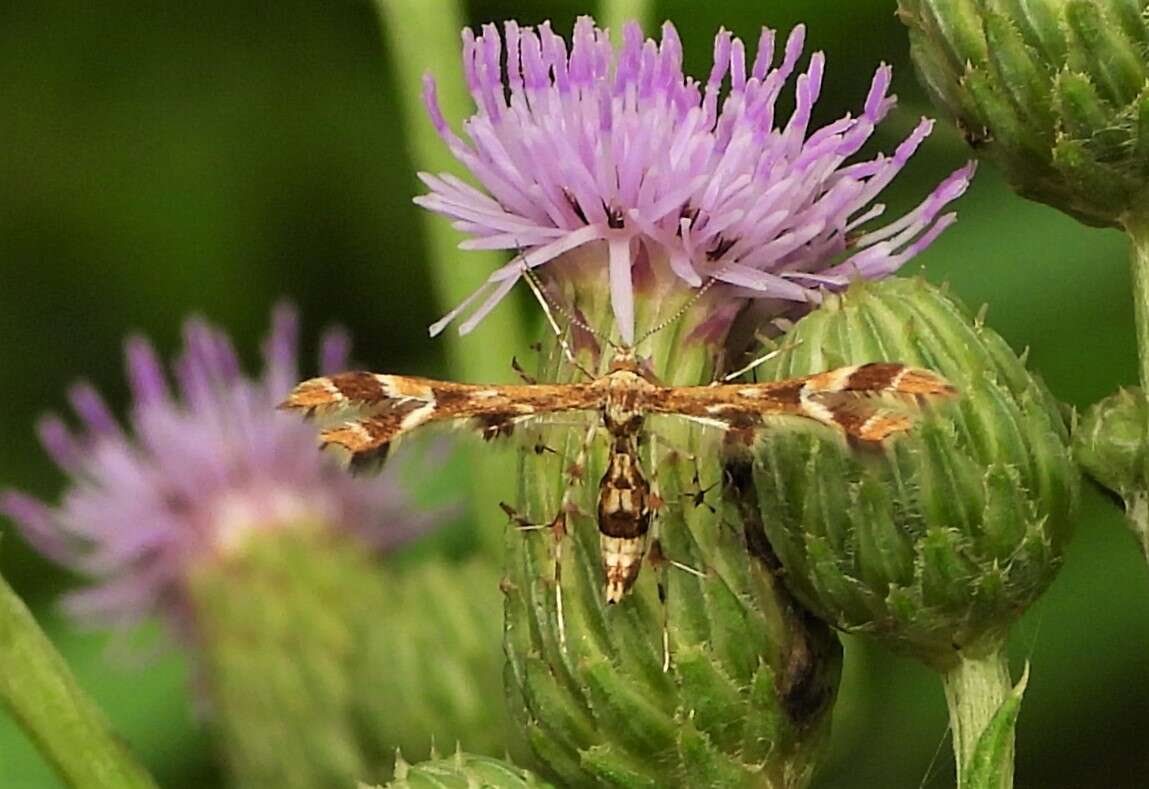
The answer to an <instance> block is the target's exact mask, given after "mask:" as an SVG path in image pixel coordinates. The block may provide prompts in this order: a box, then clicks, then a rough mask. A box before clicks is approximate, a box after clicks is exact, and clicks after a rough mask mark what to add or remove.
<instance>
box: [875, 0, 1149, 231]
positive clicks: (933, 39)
mask: <svg viewBox="0 0 1149 789" xmlns="http://www.w3.org/2000/svg"><path fill="white" fill-rule="evenodd" d="M898 5H899V16H900V17H901V19H902V21H903V22H905V24H906V25H907V26H908V27H909V29H910V51H911V55H912V57H913V60H914V63H915V64H916V65H917V68H918V73H919V75H920V76H921V79H922V83H923V84H924V85H925V88H926V90H927V92H928V93H929V94H930V96H931V98H932V99H933V100H934V102H935V103H936V104H938V105H939V106H941V107H944V108H945V109H946V110H947V111H948V112H949V113H950V114H951V115H952V116H953V117H954V118H955V119H956V121H957V123H958V125H959V127H960V128H961V130H962V132H963V134H964V135H965V137H966V139H967V141H968V142H969V143H970V145H971V146H973V147H974V149H975V150H977V151H978V153H979V155H981V156H984V157H985V158H988V159H990V160H992V161H993V162H994V163H995V164H997V165H998V166H999V167H1000V168H1001V169H1002V170H1003V171H1004V173H1005V175H1006V178H1007V179H1008V180H1009V182H1010V184H1011V185H1012V186H1013V188H1014V189H1015V190H1016V191H1017V192H1019V193H1020V194H1022V195H1024V196H1025V197H1029V198H1031V199H1034V200H1039V201H1041V202H1043V203H1048V204H1049V205H1052V206H1054V207H1056V208H1059V209H1061V210H1062V211H1065V212H1066V213H1068V214H1070V215H1072V216H1074V217H1076V218H1077V219H1079V220H1081V221H1082V222H1085V223H1086V224H1090V225H1102V226H1117V225H1119V224H1121V220H1120V218H1121V217H1122V215H1123V214H1125V213H1127V212H1128V211H1130V209H1133V208H1136V207H1137V206H1138V205H1139V204H1140V203H1142V202H1143V199H1144V194H1145V188H1146V186H1147V185H1149V184H1147V181H1146V175H1145V174H1146V173H1149V88H1147V87H1146V78H1147V77H1149V64H1147V61H1146V43H1147V42H1149V20H1147V19H1146V18H1145V17H1144V16H1143V15H1142V13H1141V11H1140V6H1139V4H1137V3H1130V2H1126V1H1125V0H1032V2H1026V3H1015V2H1008V1H1007V0H985V1H983V0H946V1H945V2H941V1H939V0H899V3H898Z"/></svg>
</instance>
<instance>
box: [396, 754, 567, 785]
mask: <svg viewBox="0 0 1149 789" xmlns="http://www.w3.org/2000/svg"><path fill="white" fill-rule="evenodd" d="M473 787H484V789H486V788H487V787H489V788H490V789H550V787H551V784H549V783H547V782H545V781H543V780H541V779H540V778H538V777H537V776H535V775H533V774H532V773H531V772H530V771H528V770H523V769H521V768H519V767H515V766H514V765H513V764H510V763H509V762H505V761H501V760H499V759H494V758H491V757H490V756H474V755H472V754H469V753H463V752H462V751H457V752H456V753H455V755H454V756H448V757H445V758H443V757H440V756H439V755H438V754H432V756H431V759H430V760H429V761H425V762H419V763H418V764H408V763H407V762H406V761H405V760H404V759H403V757H402V756H400V757H398V758H397V759H396V760H395V780H393V781H391V782H390V783H389V784H387V789H472V788H473Z"/></svg>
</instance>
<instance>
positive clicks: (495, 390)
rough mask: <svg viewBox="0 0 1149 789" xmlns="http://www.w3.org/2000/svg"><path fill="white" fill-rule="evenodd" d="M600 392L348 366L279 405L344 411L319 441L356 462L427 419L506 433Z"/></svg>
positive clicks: (588, 406) (583, 404)
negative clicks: (441, 378)
mask: <svg viewBox="0 0 1149 789" xmlns="http://www.w3.org/2000/svg"><path fill="white" fill-rule="evenodd" d="M598 402H599V395H598V394H597V393H596V392H594V391H593V389H592V388H591V387H590V386H588V385H580V384H571V385H546V384H525V385H524V384H519V385H513V386H478V385H470V384H457V383H452V382H449V381H437V380H434V379H430V378H415V377H409V376H400V375H384V374H378V373H366V372H351V373H341V374H339V375H335V376H329V377H324V378H313V379H311V380H309V381H304V382H303V383H301V384H299V385H298V386H297V387H296V388H295V390H294V391H293V392H292V393H291V395H289V396H288V399H287V400H286V401H285V402H284V404H283V407H284V408H288V409H295V410H303V411H305V412H307V413H309V414H320V415H322V414H325V413H326V414H329V415H330V414H331V413H332V412H334V413H335V414H336V415H344V416H346V417H351V418H345V419H344V421H342V422H341V423H339V424H337V425H335V426H333V427H330V428H328V429H326V430H323V431H322V433H321V434H320V441H321V443H322V444H323V445H324V446H330V445H335V446H339V447H342V448H343V449H345V450H346V451H347V452H348V453H350V456H351V461H350V462H351V465H352V467H354V468H362V467H364V466H366V465H369V464H372V463H374V462H376V461H378V460H380V459H381V458H382V456H384V455H385V454H386V451H387V449H388V448H389V447H390V445H391V444H392V443H393V442H394V441H395V440H397V439H399V438H401V437H402V436H404V435H406V434H407V433H409V432H411V431H413V430H415V429H417V428H420V427H423V426H424V425H431V424H437V423H438V424H449V425H451V426H455V427H463V428H471V429H473V430H475V431H476V432H478V433H479V434H480V435H481V436H482V437H483V438H485V439H491V438H496V437H498V436H503V435H509V434H510V433H511V432H512V431H513V430H514V428H515V427H516V426H517V425H520V424H522V423H524V422H529V421H531V420H534V419H539V418H543V417H548V416H551V415H554V414H559V413H562V412H568V411H590V410H593V409H595V408H596V407H597V406H598Z"/></svg>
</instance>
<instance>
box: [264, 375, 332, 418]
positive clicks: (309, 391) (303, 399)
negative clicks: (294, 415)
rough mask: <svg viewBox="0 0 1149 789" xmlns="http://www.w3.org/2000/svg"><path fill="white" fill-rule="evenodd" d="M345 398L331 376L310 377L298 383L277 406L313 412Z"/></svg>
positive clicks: (288, 409)
mask: <svg viewBox="0 0 1149 789" xmlns="http://www.w3.org/2000/svg"><path fill="white" fill-rule="evenodd" d="M344 399H345V398H344V397H343V395H342V393H340V391H339V388H338V387H337V386H336V385H335V384H334V383H333V382H332V381H331V379H330V378H325V377H323V378H310V379H308V380H306V381H303V382H301V383H299V384H296V386H295V388H294V389H292V390H291V394H289V395H288V396H287V399H286V400H284V401H283V402H282V403H280V404H279V405H278V406H277V408H279V409H280V410H281V411H306V412H308V413H309V414H311V413H314V412H315V411H316V410H319V409H323V408H329V407H331V406H335V405H339V404H341V403H342V402H343V400H344Z"/></svg>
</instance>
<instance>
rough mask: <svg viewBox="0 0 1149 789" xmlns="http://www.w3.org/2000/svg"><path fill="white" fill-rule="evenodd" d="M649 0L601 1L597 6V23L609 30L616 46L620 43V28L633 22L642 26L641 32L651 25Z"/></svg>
mask: <svg viewBox="0 0 1149 789" xmlns="http://www.w3.org/2000/svg"><path fill="white" fill-rule="evenodd" d="M653 5H654V3H653V2H651V0H602V2H601V3H600V4H599V12H598V16H597V22H598V24H599V25H601V26H602V27H605V28H606V29H608V30H610V34H611V38H612V39H613V40H614V42H615V44H616V45H620V44H621V43H622V26H623V25H624V24H626V23H627V22H629V21H631V20H634V21H635V22H638V24H639V25H641V26H642V29H643V32H647V33H649V31H648V30H647V28H648V26H649V25H650V24H651V17H652V15H653V9H652V6H653Z"/></svg>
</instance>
